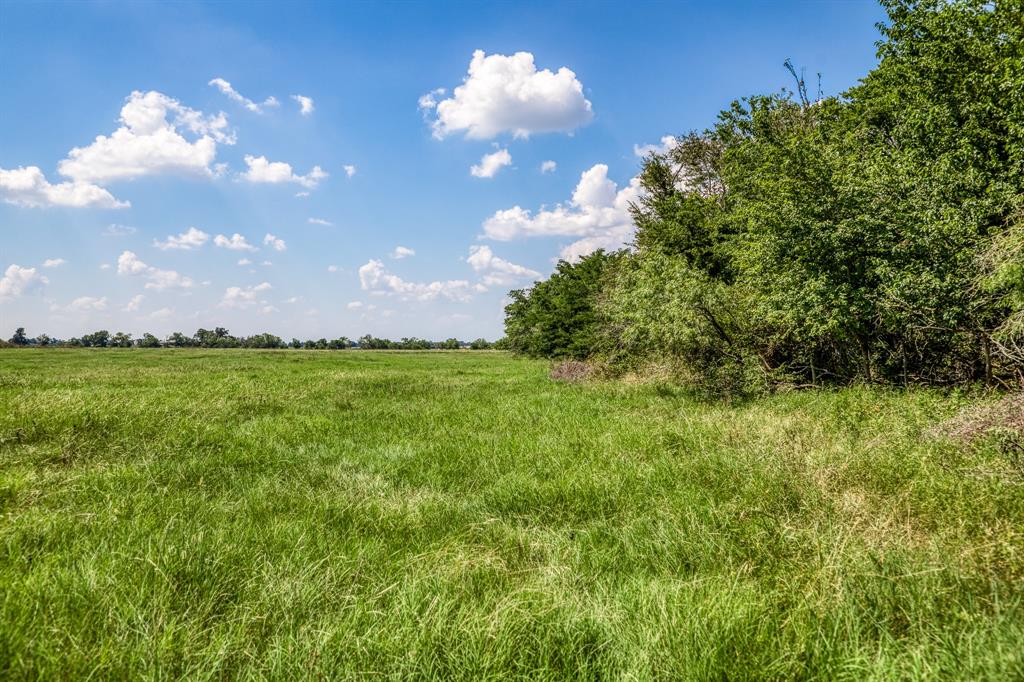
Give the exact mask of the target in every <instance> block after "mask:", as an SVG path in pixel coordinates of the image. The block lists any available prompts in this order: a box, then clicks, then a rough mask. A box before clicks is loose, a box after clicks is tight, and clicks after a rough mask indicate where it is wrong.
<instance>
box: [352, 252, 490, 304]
mask: <svg viewBox="0 0 1024 682" xmlns="http://www.w3.org/2000/svg"><path fill="white" fill-rule="evenodd" d="M359 284H360V286H362V288H363V290H364V291H371V292H376V293H382V294H394V295H397V296H399V297H400V298H404V299H409V300H416V301H432V300H435V299H437V298H447V299H450V300H453V301H466V300H468V299H469V298H470V287H469V282H468V281H466V280H464V279H462V280H448V281H446V282H440V281H437V282H407V281H405V280H403V279H402V278H401V277H399V276H398V275H393V274H391V273H389V272H388V271H387V269H386V268H385V267H384V263H382V262H381V261H379V260H376V259H371V260H369V261H367V262H366V264H364V265H363V266H361V267H360V268H359Z"/></svg>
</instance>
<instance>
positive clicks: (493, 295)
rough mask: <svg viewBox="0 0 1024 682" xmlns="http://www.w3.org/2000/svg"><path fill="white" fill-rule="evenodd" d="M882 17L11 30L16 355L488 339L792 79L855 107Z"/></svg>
mask: <svg viewBox="0 0 1024 682" xmlns="http://www.w3.org/2000/svg"><path fill="white" fill-rule="evenodd" d="M883 16H884V15H883V13H882V11H881V9H880V8H879V7H878V6H877V5H876V4H874V3H871V2H829V3H825V2H816V3H781V2H780V3H766V2H762V3H746V2H735V3H683V2H678V3H635V2H631V3H563V4H555V5H552V4H551V3H541V2H524V3H515V4H512V3H468V2H467V3H447V4H441V3H420V4H413V3H391V4H380V3H287V4H285V3H281V4H271V3H259V4H242V3H216V4H200V3H173V4H171V3H167V4H158V3H118V2H102V3H86V2H81V3H72V2H66V3H59V4H49V3H39V2H35V3H17V2H5V3H3V4H0V64H3V65H4V67H3V68H2V69H0V98H2V102H0V103H2V107H0V109H2V111H3V115H2V116H0V200H2V201H0V277H2V279H0V333H3V334H4V335H5V336H7V335H9V334H10V332H11V331H13V328H14V327H16V326H25V327H26V328H27V329H28V332H29V334H30V335H34V334H38V333H41V332H46V333H49V334H50V335H51V336H59V337H68V336H72V335H80V334H82V333H85V332H89V331H93V330H95V329H100V328H105V329H108V330H111V331H122V330H123V331H128V332H131V333H134V334H141V333H142V332H146V331H149V332H152V333H155V334H157V335H159V336H163V335H166V334H167V333H169V332H171V331H177V330H181V331H185V332H189V333H190V332H192V331H194V330H195V329H196V328H198V327H213V326H226V327H228V328H229V329H231V331H232V332H235V333H239V334H249V333H254V332H258V331H270V332H273V333H276V334H279V335H281V336H283V337H286V338H290V337H291V336H299V337H302V338H307V337H313V338H317V337H320V336H327V337H336V336H340V335H347V336H350V337H355V336H359V335H361V334H364V333H372V334H375V335H380V336H390V337H393V338H398V337H402V336H414V335H415V336H423V337H430V338H443V337H448V336H458V337H460V338H464V339H471V338H475V337H478V336H485V337H488V338H492V339H493V338H497V337H499V336H500V335H501V328H502V307H503V305H504V299H505V295H506V293H507V291H508V290H509V289H512V288H517V287H520V286H524V285H528V284H529V283H530V282H531V281H532V280H533V279H535V278H537V277H539V276H544V275H546V274H547V273H549V272H550V270H551V268H552V266H553V263H554V261H555V260H557V258H558V257H559V256H565V257H573V256H576V255H579V254H582V253H585V252H587V251H588V250H590V249H593V248H596V247H599V246H606V247H615V246H617V245H620V244H622V243H623V242H624V241H628V239H629V232H630V229H631V226H630V225H629V222H628V214H627V213H626V211H625V206H626V204H627V202H628V201H629V200H630V199H632V198H633V197H634V196H635V192H636V188H635V186H632V185H631V180H632V179H633V177H634V176H635V175H636V173H637V171H638V169H639V165H640V157H639V156H638V155H637V149H638V148H643V147H644V146H647V145H655V146H657V145H662V144H665V137H666V136H669V135H678V134H680V133H685V132H687V131H688V130H690V129H693V128H703V127H706V126H708V125H710V124H712V123H713V122H714V119H715V116H716V114H717V112H718V111H719V110H720V109H722V108H724V107H726V106H727V105H728V104H729V102H730V101H731V100H733V99H736V98H739V97H742V96H745V95H750V94H755V93H765V92H773V91H777V90H778V89H779V88H781V87H783V86H787V85H789V81H788V74H787V73H786V72H785V70H784V69H783V66H782V62H783V61H784V60H785V59H786V58H787V57H789V58H791V59H792V60H793V61H794V63H796V64H797V65H802V66H805V67H806V68H807V72H808V73H809V74H813V73H815V72H817V71H820V72H822V74H823V89H824V91H825V93H826V94H836V93H839V92H841V91H843V90H844V89H846V88H847V87H849V86H851V85H853V84H855V83H856V82H857V79H858V78H860V77H862V76H863V75H864V74H865V73H866V72H867V71H868V70H869V69H870V68H871V67H872V66H873V65H874V63H875V61H876V59H875V47H874V42H875V41H876V40H877V38H878V34H877V30H876V28H875V24H876V22H878V21H880V20H882V19H883ZM228 84H229V85H228ZM442 88H443V92H442V91H441V90H440V89H442ZM456 88H459V89H458V90H456ZM270 98H273V99H270ZM302 98H308V100H307V101H305V105H304V104H303V101H304V100H303V99H302ZM99 136H102V138H100V137H99ZM545 162H549V163H547V164H546V165H544V164H545ZM550 162H553V164H552V163H550ZM284 164H287V166H286V165H284ZM346 167H348V168H346ZM236 234H237V235H240V236H241V237H240V238H236V237H235V236H234V235H236ZM243 240H244V241H243ZM399 247H403V248H402V249H399Z"/></svg>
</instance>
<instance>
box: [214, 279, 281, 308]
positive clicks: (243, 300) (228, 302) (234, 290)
mask: <svg viewBox="0 0 1024 682" xmlns="http://www.w3.org/2000/svg"><path fill="white" fill-rule="evenodd" d="M271 289H273V287H272V286H271V285H270V282H262V283H260V284H257V285H256V286H249V287H228V288H227V289H225V290H224V296H223V297H222V298H221V300H220V306H221V307H222V308H248V307H250V306H253V305H256V303H257V302H258V303H261V304H263V305H266V304H267V302H266V301H262V300H259V294H261V293H263V292H264V291H270V290H271Z"/></svg>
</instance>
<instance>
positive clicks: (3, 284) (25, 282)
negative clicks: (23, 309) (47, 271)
mask: <svg viewBox="0 0 1024 682" xmlns="http://www.w3.org/2000/svg"><path fill="white" fill-rule="evenodd" d="M49 283H50V280H48V279H47V278H46V277H45V276H44V275H41V274H39V272H37V271H36V269H35V268H23V267H21V266H20V265H9V266H7V270H5V271H4V276H3V277H0V301H9V300H11V299H13V298H18V297H19V296H23V295H25V294H28V293H31V292H33V291H35V290H36V289H38V288H40V287H42V286H43V285H45V284H49Z"/></svg>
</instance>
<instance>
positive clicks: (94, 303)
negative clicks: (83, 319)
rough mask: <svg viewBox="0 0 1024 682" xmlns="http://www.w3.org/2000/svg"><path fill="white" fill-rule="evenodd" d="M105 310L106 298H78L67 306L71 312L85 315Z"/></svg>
mask: <svg viewBox="0 0 1024 682" xmlns="http://www.w3.org/2000/svg"><path fill="white" fill-rule="evenodd" d="M106 309H107V297H106V296H103V297H102V298H97V297H95V296H79V297H78V298H76V299H75V300H73V301H71V303H69V304H68V310H69V311H71V312H78V313H85V312H98V311H100V310H106Z"/></svg>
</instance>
